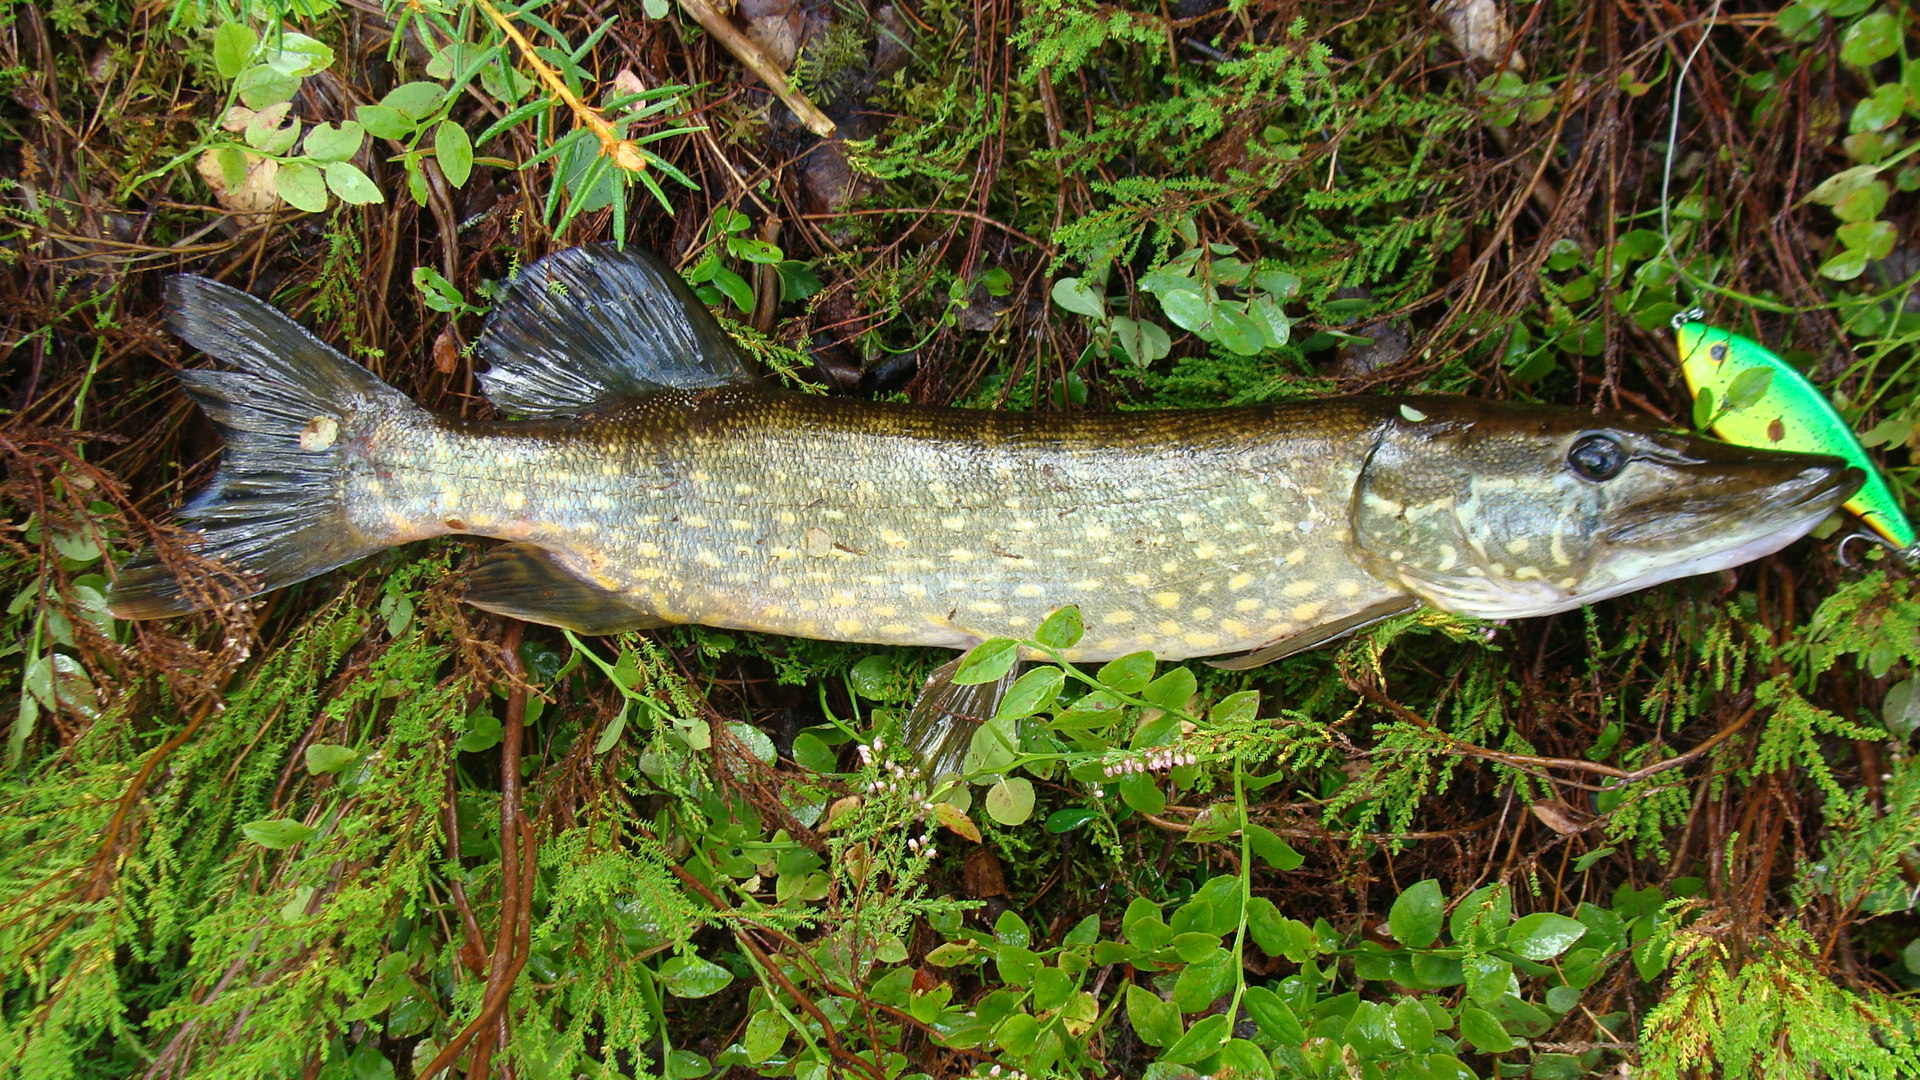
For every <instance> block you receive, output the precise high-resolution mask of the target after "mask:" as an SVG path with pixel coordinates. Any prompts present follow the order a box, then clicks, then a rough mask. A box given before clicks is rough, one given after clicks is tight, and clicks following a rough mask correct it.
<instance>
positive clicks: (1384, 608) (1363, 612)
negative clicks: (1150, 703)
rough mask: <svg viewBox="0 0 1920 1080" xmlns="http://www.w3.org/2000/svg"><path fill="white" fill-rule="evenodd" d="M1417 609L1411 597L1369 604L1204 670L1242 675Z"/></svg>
mask: <svg viewBox="0 0 1920 1080" xmlns="http://www.w3.org/2000/svg"><path fill="white" fill-rule="evenodd" d="M1419 606H1420V601H1418V600H1416V599H1414V598H1413V597H1411V596H1399V597H1395V598H1394V599H1392V600H1382V601H1380V602H1379V603H1377V604H1369V605H1368V606H1366V607H1364V608H1361V609H1360V610H1359V611H1356V612H1354V613H1353V614H1351V615H1349V616H1347V617H1346V618H1344V619H1335V620H1334V621H1332V622H1330V623H1323V624H1321V625H1319V626H1316V627H1313V628H1312V629H1309V630H1302V631H1300V632H1299V633H1297V634H1289V635H1287V636H1286V637H1283V638H1281V639H1279V640H1278V641H1271V642H1268V643H1267V644H1265V645H1262V646H1260V647H1259V648H1257V649H1255V650H1253V651H1252V652H1250V653H1247V654H1246V655H1245V656H1236V657H1234V658H1233V659H1231V660H1209V661H1207V666H1208V667H1216V668H1219V669H1221V670H1222V671H1246V670H1248V669H1250V668H1257V667H1260V666H1261V665H1263V664H1271V663H1273V662H1274V661H1275V660H1279V659H1282V658H1284V657H1288V656H1292V655H1293V654H1294V653H1298V652H1306V651H1307V650H1308V649H1316V648H1319V647H1320V646H1322V645H1325V644H1326V643H1327V642H1329V641H1336V640H1338V639H1340V638H1343V637H1346V636H1347V635H1348V634H1351V633H1353V632H1354V631H1356V630H1363V629H1365V628H1367V627H1369V626H1372V625H1373V624H1374V623H1377V622H1384V621H1386V620H1388V619H1391V618H1393V617H1394V616H1395V615H1404V614H1406V613H1407V612H1409V611H1412V610H1414V609H1415V608H1418V607H1419Z"/></svg>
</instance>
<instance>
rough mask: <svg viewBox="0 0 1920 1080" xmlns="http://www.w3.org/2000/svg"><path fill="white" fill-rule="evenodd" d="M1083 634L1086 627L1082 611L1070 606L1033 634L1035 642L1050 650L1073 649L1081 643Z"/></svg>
mask: <svg viewBox="0 0 1920 1080" xmlns="http://www.w3.org/2000/svg"><path fill="white" fill-rule="evenodd" d="M1083 633H1085V626H1084V624H1083V623H1082V622H1081V620H1080V609H1079V608H1078V607H1075V606H1074V605H1072V604H1068V605H1067V606H1066V607H1063V608H1060V609H1058V610H1056V611H1054V613H1053V614H1051V615H1048V616H1047V617H1046V619H1045V620H1044V621H1042V622H1041V623H1040V629H1038V630H1035V631H1034V632H1033V640H1035V641H1037V642H1039V643H1040V644H1042V645H1044V646H1046V647H1047V648H1049V649H1071V648H1073V647H1074V646H1075V645H1077V644H1079V643H1080V635H1081V634H1083Z"/></svg>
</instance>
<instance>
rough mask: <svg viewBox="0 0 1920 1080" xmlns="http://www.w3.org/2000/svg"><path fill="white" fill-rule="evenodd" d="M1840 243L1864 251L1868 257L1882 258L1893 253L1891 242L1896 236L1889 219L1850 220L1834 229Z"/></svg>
mask: <svg viewBox="0 0 1920 1080" xmlns="http://www.w3.org/2000/svg"><path fill="white" fill-rule="evenodd" d="M1834 236H1836V237H1838V238H1839V240H1840V242H1841V243H1842V244H1845V245H1846V246H1847V247H1850V248H1856V249H1858V250H1859V251H1861V252H1864V253H1865V254H1866V256H1867V258H1869V259H1884V258H1886V257H1887V256H1888V255H1891V254H1893V242H1894V240H1895V239H1897V238H1898V234H1897V233H1896V232H1895V231H1894V228H1893V223H1892V222H1890V221H1883V220H1874V221H1850V222H1848V223H1847V224H1845V225H1842V226H1840V227H1839V228H1838V229H1836V230H1834Z"/></svg>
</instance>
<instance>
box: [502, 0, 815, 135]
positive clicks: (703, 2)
mask: <svg viewBox="0 0 1920 1080" xmlns="http://www.w3.org/2000/svg"><path fill="white" fill-rule="evenodd" d="M480 2H481V4H482V5H484V4H485V3H486V0H480ZM680 6H681V7H682V8H685V9H686V12H687V14H689V15H691V16H693V21H695V22H697V23H699V24H700V26H701V28H702V29H704V30H706V32H707V33H709V34H712V35H713V37H714V40H715V41H718V42H719V43H720V44H722V45H724V46H726V49H727V51H728V52H730V53H732V54H733V56H734V59H736V60H738V61H740V62H741V63H742V64H745V65H746V66H747V70H748V71H751V72H753V74H754V76H755V77H756V78H758V79H759V80H760V81H761V82H763V83H765V84H766V86H767V89H769V90H771V91H773V94H774V96H775V97H777V98H779V99H780V100H781V101H783V102H785V103H786V106H787V108H789V109H792V110H793V115H795V116H797V117H799V118H800V122H801V123H802V124H805V125H806V126H807V130H808V131H811V132H813V133H814V134H815V135H818V136H820V137H821V138H823V139H831V138H833V133H834V130H835V129H834V125H833V121H831V120H829V119H827V114H826V113H823V112H821V111H820V110H819V109H817V108H815V107H814V104H813V102H811V101H808V100H807V98H806V96H805V95H803V94H801V93H800V92H799V91H798V90H795V89H794V88H793V86H792V84H790V83H788V82H787V77H786V75H785V74H783V73H782V72H781V71H780V69H779V68H778V67H776V66H775V65H774V63H773V61H772V60H769V59H768V58H767V54H766V53H765V52H763V51H762V50H761V48H760V46H758V45H755V44H754V43H753V41H752V39H750V38H748V37H747V35H745V34H743V33H741V32H740V30H739V29H738V28H737V27H735V26H734V25H733V24H732V23H731V22H728V21H727V17H726V16H725V15H722V14H721V13H720V12H719V11H718V10H717V9H716V8H714V6H713V5H712V4H709V3H707V0H680Z"/></svg>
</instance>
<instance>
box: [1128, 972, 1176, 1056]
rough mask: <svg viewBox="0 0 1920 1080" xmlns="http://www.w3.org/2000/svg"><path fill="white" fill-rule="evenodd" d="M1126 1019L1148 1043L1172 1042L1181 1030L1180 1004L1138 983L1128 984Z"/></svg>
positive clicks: (1165, 1043)
mask: <svg viewBox="0 0 1920 1080" xmlns="http://www.w3.org/2000/svg"><path fill="white" fill-rule="evenodd" d="M1127 1022H1128V1023H1130V1024H1132V1025H1133V1031H1134V1034H1136V1035H1138V1036H1140V1041H1141V1042H1143V1043H1146V1044H1147V1045H1148V1046H1172V1045H1173V1044H1174V1043H1175V1042H1177V1041H1179V1039H1180V1036H1181V1034H1182V1033H1181V1030H1180V1010H1179V1008H1178V1007H1176V1006H1175V1005H1174V1004H1173V1002H1171V1001H1162V1000H1160V997H1159V995H1157V994H1155V993H1154V992H1153V991H1151V990H1148V989H1146V988H1145V987H1142V986H1141V985H1140V984H1138V983H1128V984H1127Z"/></svg>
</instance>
